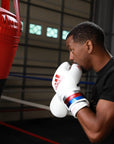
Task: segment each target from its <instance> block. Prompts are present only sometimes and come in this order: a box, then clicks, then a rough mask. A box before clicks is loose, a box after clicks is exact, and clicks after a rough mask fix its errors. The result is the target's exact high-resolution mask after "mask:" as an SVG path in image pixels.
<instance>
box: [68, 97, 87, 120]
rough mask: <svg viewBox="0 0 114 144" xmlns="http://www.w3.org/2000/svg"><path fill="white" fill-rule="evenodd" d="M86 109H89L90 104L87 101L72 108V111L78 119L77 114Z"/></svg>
mask: <svg viewBox="0 0 114 144" xmlns="http://www.w3.org/2000/svg"><path fill="white" fill-rule="evenodd" d="M84 107H89V102H88V101H87V100H86V99H85V100H83V101H80V102H78V103H76V104H74V105H72V106H71V108H70V111H71V113H72V115H73V116H74V117H75V118H77V116H76V115H77V112H78V111H79V110H81V109H82V108H84Z"/></svg>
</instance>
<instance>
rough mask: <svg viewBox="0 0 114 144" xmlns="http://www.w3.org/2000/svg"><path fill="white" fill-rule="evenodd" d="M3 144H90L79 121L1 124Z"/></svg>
mask: <svg viewBox="0 0 114 144" xmlns="http://www.w3.org/2000/svg"><path fill="white" fill-rule="evenodd" d="M0 141H1V142H0V143H1V144H10V143H11V144H51V143H52V144H90V142H89V140H88V138H87V136H86V135H85V133H84V131H83V130H82V128H81V126H80V124H79V123H78V121H77V119H74V118H73V117H70V116H69V117H66V118H62V119H59V118H45V119H35V120H25V121H18V122H17V121H16V122H5V123H4V122H0Z"/></svg>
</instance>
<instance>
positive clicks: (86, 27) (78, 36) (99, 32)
mask: <svg viewBox="0 0 114 144" xmlns="http://www.w3.org/2000/svg"><path fill="white" fill-rule="evenodd" d="M71 35H72V36H73V40H74V42H79V43H84V42H86V41H87V40H91V41H92V43H93V44H99V45H104V31H103V29H102V28H101V27H100V26H98V25H97V24H95V23H94V22H90V21H85V22H82V23H80V24H78V25H77V26H76V27H74V28H73V29H72V30H71V31H70V32H69V34H68V35H67V38H68V37H69V36H71ZM67 38H66V39H67Z"/></svg>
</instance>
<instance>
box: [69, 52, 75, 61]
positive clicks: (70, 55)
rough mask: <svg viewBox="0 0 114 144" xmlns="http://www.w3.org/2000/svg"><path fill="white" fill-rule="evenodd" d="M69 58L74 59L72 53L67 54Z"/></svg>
mask: <svg viewBox="0 0 114 144" xmlns="http://www.w3.org/2000/svg"><path fill="white" fill-rule="evenodd" d="M69 60H70V61H73V60H74V59H73V54H72V53H70V54H69Z"/></svg>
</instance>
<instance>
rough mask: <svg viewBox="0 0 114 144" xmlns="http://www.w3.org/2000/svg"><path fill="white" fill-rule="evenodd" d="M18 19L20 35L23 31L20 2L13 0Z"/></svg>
mask: <svg viewBox="0 0 114 144" xmlns="http://www.w3.org/2000/svg"><path fill="white" fill-rule="evenodd" d="M13 4H14V9H15V14H16V19H17V21H18V34H20V30H21V20H20V7H19V0H13Z"/></svg>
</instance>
